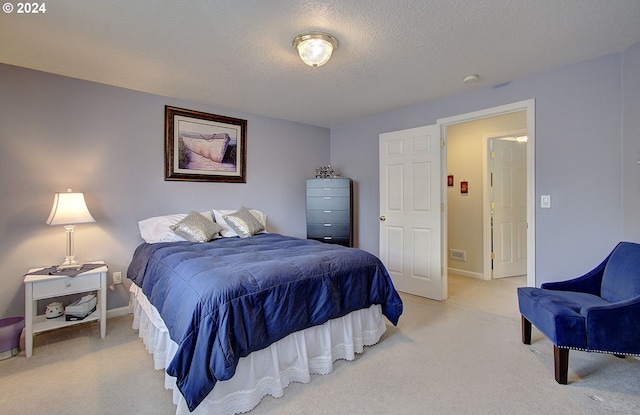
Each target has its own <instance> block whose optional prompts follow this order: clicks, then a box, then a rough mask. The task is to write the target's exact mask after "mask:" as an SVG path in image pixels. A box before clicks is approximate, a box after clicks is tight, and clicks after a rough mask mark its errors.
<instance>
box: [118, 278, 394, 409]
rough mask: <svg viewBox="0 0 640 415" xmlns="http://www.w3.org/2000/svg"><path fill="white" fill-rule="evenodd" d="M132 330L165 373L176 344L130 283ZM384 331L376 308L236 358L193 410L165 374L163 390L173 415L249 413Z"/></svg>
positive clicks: (350, 357)
mask: <svg viewBox="0 0 640 415" xmlns="http://www.w3.org/2000/svg"><path fill="white" fill-rule="evenodd" d="M130 291H131V292H132V300H133V301H132V302H133V312H134V320H133V328H134V329H138V330H139V335H140V337H141V338H142V340H143V342H144V344H145V345H146V347H147V350H148V351H149V353H151V354H152V355H153V361H154V366H155V368H156V369H165V368H166V367H167V365H168V364H169V362H170V361H171V359H172V358H173V355H174V354H175V352H176V350H177V349H178V345H177V344H176V343H175V342H173V341H172V340H171V338H170V337H169V332H168V331H167V328H166V326H165V324H164V322H163V321H162V318H161V317H160V314H159V313H158V311H157V310H156V308H155V307H154V306H153V305H151V303H149V300H148V299H147V297H146V296H145V295H144V293H143V292H142V290H140V289H139V288H138V287H137V286H136V285H135V284H132V285H131V289H130ZM385 330H386V325H385V320H384V316H383V315H382V311H381V307H380V306H379V305H373V306H371V307H370V308H368V309H363V310H358V311H354V312H352V313H350V314H348V315H346V316H344V317H342V318H337V319H334V320H330V321H328V322H326V323H325V324H322V325H320V326H315V327H311V328H308V329H306V330H302V331H298V332H296V333H292V334H290V335H289V336H287V337H285V338H284V339H282V340H280V341H278V342H276V343H274V344H272V345H271V346H269V347H267V348H265V349H262V350H258V351H256V352H253V353H251V354H250V355H249V356H247V357H244V358H241V359H240V361H239V363H238V367H237V369H236V373H235V375H234V376H233V378H231V379H229V380H226V381H222V382H218V383H217V384H216V386H215V388H214V389H213V391H211V393H209V395H208V396H207V397H206V398H205V400H204V401H203V402H202V403H201V404H200V405H199V406H198V407H197V408H196V409H195V410H194V411H193V412H189V409H188V408H187V404H186V402H185V400H184V398H183V397H182V395H181V394H180V391H179V390H178V388H177V387H176V386H175V378H173V377H171V376H169V375H168V374H167V373H166V372H165V387H166V388H167V389H172V390H173V403H174V404H176V405H177V409H176V414H177V415H189V414H195V415H231V414H238V413H242V412H247V411H250V410H251V409H253V408H254V407H255V406H256V405H258V403H260V400H261V399H262V398H263V397H264V396H266V395H272V396H273V397H276V398H279V397H281V396H283V394H284V389H285V388H286V387H287V386H288V385H289V383H290V382H301V383H309V382H310V381H311V374H312V373H313V374H321V375H323V374H327V373H330V372H331V371H332V370H333V362H335V361H336V360H338V359H346V360H353V359H354V358H355V354H356V353H362V351H363V349H364V346H369V345H373V344H375V343H377V342H378V340H380V337H381V336H382V334H383V333H384V332H385Z"/></svg>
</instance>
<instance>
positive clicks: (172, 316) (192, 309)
mask: <svg viewBox="0 0 640 415" xmlns="http://www.w3.org/2000/svg"><path fill="white" fill-rule="evenodd" d="M127 276H128V277H129V278H130V279H131V280H133V282H134V283H135V284H136V285H138V286H139V287H140V288H141V289H142V291H143V292H144V294H145V295H146V296H147V297H148V299H149V301H150V302H151V303H152V304H153V305H154V306H155V307H156V308H157V309H158V311H159V312H160V315H161V316H162V318H163V320H164V322H165V324H166V325H167V328H168V330H169V335H170V336H171V339H172V340H173V341H175V342H176V343H177V344H178V345H179V347H178V350H177V352H176V355H175V357H174V358H173V360H172V362H171V363H170V365H169V367H168V368H167V373H169V374H170V375H171V376H174V377H175V378H176V379H177V386H178V388H179V389H180V391H181V393H182V395H183V396H184V398H185V401H186V402H187V405H188V407H189V409H190V410H193V409H195V408H196V407H197V406H198V404H199V403H200V402H201V401H202V399H204V397H205V396H206V395H207V394H208V393H209V392H211V390H212V389H213V387H214V386H215V384H216V382H217V381H218V380H227V379H230V378H231V377H232V376H233V374H234V373H235V369H236V365H237V363H238V360H239V359H240V358H241V357H244V356H247V355H248V354H249V353H251V352H253V351H255V350H260V349H262V348H264V347H267V346H269V345H270V344H271V343H273V342H276V341H278V340H280V339H282V338H284V337H285V336H287V335H288V334H290V333H293V332H295V331H298V330H303V329H306V328H309V327H312V326H315V325H318V324H322V323H324V322H326V321H327V320H330V319H333V318H338V317H342V316H345V315H346V314H348V313H350V312H352V311H355V310H359V309H362V308H368V307H370V306H371V305H373V304H380V305H381V306H382V312H383V314H384V315H385V316H386V317H387V318H388V319H389V321H391V323H393V324H394V325H395V324H397V323H398V318H399V317H400V314H402V301H401V300H400V297H399V296H398V293H397V292H396V290H395V288H394V287H393V285H392V283H391V279H390V277H389V274H388V273H387V271H386V269H385V267H384V265H383V264H382V262H381V261H380V260H379V259H378V258H376V257H375V256H374V255H371V254H369V253H367V252H365V251H362V250H359V249H354V248H346V247H343V246H340V245H333V244H324V243H322V242H317V241H312V240H306V239H298V238H292V237H287V236H283V235H279V234H271V233H265V234H258V235H255V236H252V237H250V238H238V237H235V238H222V239H216V240H213V241H211V242H207V243H192V242H171V243H156V244H146V243H144V244H142V245H140V246H138V248H137V249H136V251H135V254H134V256H133V259H132V262H131V264H130V265H129V269H128V271H127Z"/></svg>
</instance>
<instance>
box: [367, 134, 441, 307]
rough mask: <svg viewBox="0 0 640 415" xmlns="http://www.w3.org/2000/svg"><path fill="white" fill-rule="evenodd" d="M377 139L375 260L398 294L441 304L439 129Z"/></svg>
mask: <svg viewBox="0 0 640 415" xmlns="http://www.w3.org/2000/svg"><path fill="white" fill-rule="evenodd" d="M379 138H380V148H379V157H380V169H379V171H380V259H381V260H382V262H383V263H384V264H385V266H386V267H387V270H388V271H389V274H390V275H391V279H392V280H393V284H394V285H395V287H396V289H397V290H398V291H403V292H407V293H410V294H414V295H419V296H422V297H427V298H430V299H434V300H442V299H443V285H442V266H441V228H442V226H441V223H442V222H441V215H442V213H441V205H442V204H441V194H440V192H441V148H440V142H441V141H440V126H439V125H430V126H426V127H419V128H412V129H408V130H402V131H395V132H390V133H384V134H380V137H379Z"/></svg>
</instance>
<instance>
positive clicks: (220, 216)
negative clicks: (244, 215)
mask: <svg viewBox="0 0 640 415" xmlns="http://www.w3.org/2000/svg"><path fill="white" fill-rule="evenodd" d="M212 211H213V216H214V218H215V221H216V222H217V223H218V225H220V226H222V232H220V235H222V236H223V237H224V238H230V237H232V236H238V234H237V233H236V231H234V230H233V228H232V227H231V226H230V225H229V224H228V223H227V222H226V221H225V220H224V215H230V214H232V213H235V212H236V211H237V209H233V210H219V209H212ZM249 212H251V213H252V214H253V216H255V217H256V219H258V221H259V222H260V224H262V226H263V227H264V229H265V232H266V229H267V214H266V213H264V212H262V211H260V210H256V209H249Z"/></svg>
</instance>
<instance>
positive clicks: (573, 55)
mask: <svg viewBox="0 0 640 415" xmlns="http://www.w3.org/2000/svg"><path fill="white" fill-rule="evenodd" d="M13 4H17V2H13ZM46 8H47V9H46V13H44V14H38V15H26V14H17V13H16V12H15V11H14V12H13V13H0V62H2V63H7V64H11V65H17V66H22V67H26V68H33V69H38V70H42V71H46V72H52V73H56V74H61V75H66V76H71V77H75V78H80V79H87V80H91V81H96V82H101V83H105V84H109V85H116V86H120V87H125V88H130V89H134V90H138V91H145V92H150V93H155V94H159V95H164V96H170V97H175V98H179V99H183V100H187V101H191V102H194V103H203V104H209V105H213V106H218V107H223V108H229V109H234V110H240V111H246V112H250V113H254V114H261V115H266V116H271V117H276V118H282V119H287V120H292V121H298V122H302V123H306V124H312V125H319V126H324V127H332V126H336V125H338V124H340V123H342V122H345V121H349V120H352V119H356V118H358V117H362V116H364V115H368V114H373V113H377V112H381V111H385V110H389V109H393V108H399V107H403V106H406V105H411V104H415V103H418V102H424V101H428V100H431V99H435V98H439V97H443V96H446V95H451V94H455V93H460V92H464V91H469V90H472V89H477V88H484V87H490V86H493V85H496V84H500V83H503V82H508V81H511V80H513V79H515V78H518V77H521V76H524V75H527V74H531V73H537V72H542V71H547V70H551V69H554V68H558V67H561V66H564V65H567V64H571V63H575V62H581V61H584V60H586V59H590V58H594V57H598V56H602V55H606V54H609V53H614V52H620V51H622V50H624V49H626V48H628V47H629V46H631V45H633V44H635V43H638V42H640V1H639V0H562V1H558V0H535V1H534V0H473V1H462V0H457V1H456V0H404V1H401V0H398V1H395V0H394V1H389V0H387V1H363V0H360V1H358V0H341V1H309V0H264V1H258V0H255V1H248V0H245V1H243V0H236V1H233V0H229V1H215V0H209V1H206V0H190V1H174V0H135V1H131V0H75V1H74V0H56V1H51V2H46ZM306 30H323V31H327V32H330V33H332V34H333V35H334V36H336V37H337V38H338V41H339V46H338V49H337V50H336V52H335V53H334V56H333V57H332V59H331V60H330V61H329V63H327V64H326V65H325V66H323V67H320V68H311V67H308V66H306V65H304V64H303V63H302V61H301V60H300V59H299V58H298V56H297V55H296V53H295V50H294V49H293V47H292V45H291V41H292V39H293V38H294V37H295V36H296V35H297V34H298V33H300V32H303V31H306ZM468 74H479V75H480V77H481V78H480V81H479V82H476V83H473V84H463V83H462V79H463V78H464V76H465V75H468Z"/></svg>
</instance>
